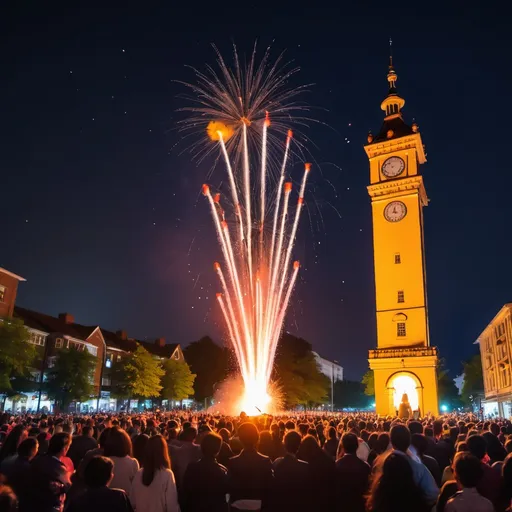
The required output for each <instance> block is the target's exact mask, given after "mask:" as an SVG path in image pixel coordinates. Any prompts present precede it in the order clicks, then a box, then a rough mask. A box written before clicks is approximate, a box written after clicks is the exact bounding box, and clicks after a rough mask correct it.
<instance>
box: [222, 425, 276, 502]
mask: <svg viewBox="0 0 512 512" xmlns="http://www.w3.org/2000/svg"><path fill="white" fill-rule="evenodd" d="M238 437H239V439H240V442H241V443H242V447H243V449H242V451H241V453H240V455H237V456H235V457H232V458H231V459H229V462H228V487H229V494H230V496H231V502H232V503H234V502H236V501H238V500H242V499H243V500H256V501H262V502H265V501H267V500H268V498H269V490H270V489H271V487H272V480H273V478H274V475H273V472H272V462H271V461H270V459H269V458H268V457H266V456H265V455H262V454H261V453H258V452H257V450H256V446H257V445H258V439H259V434H258V429H257V428H256V426H255V425H254V424H252V423H248V422H246V423H242V424H241V425H240V427H239V428H238Z"/></svg>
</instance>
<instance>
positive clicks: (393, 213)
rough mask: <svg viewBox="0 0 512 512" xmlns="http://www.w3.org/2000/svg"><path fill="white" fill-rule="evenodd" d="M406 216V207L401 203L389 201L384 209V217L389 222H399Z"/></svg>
mask: <svg viewBox="0 0 512 512" xmlns="http://www.w3.org/2000/svg"><path fill="white" fill-rule="evenodd" d="M406 215H407V206H405V204H404V203H402V201H391V203H389V204H387V205H386V208H384V217H385V218H386V220H387V221H389V222H399V221H401V220H402V219H403V218H404V217H405V216H406Z"/></svg>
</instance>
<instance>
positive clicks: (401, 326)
mask: <svg viewBox="0 0 512 512" xmlns="http://www.w3.org/2000/svg"><path fill="white" fill-rule="evenodd" d="M396 335H397V336H400V337H403V336H405V335H406V331H405V322H398V323H397V324H396Z"/></svg>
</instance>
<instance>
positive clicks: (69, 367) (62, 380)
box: [46, 348, 96, 410]
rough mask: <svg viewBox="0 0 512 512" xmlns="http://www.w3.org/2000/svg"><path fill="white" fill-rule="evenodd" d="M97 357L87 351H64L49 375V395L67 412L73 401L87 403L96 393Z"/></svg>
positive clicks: (58, 356)
mask: <svg viewBox="0 0 512 512" xmlns="http://www.w3.org/2000/svg"><path fill="white" fill-rule="evenodd" d="M95 368H96V357H95V356H93V355H92V354H91V353H89V352H88V351H87V350H83V351H79V350H76V349H74V348H70V349H62V350H59V352H58V353H57V356H56V359H55V363H54V365H53V366H52V367H51V368H50V369H49V371H48V373H47V375H48V380H47V382H46V389H47V391H48V395H49V396H50V397H51V398H52V399H54V400H55V401H56V403H57V404H58V405H59V406H60V407H61V408H62V409H63V410H66V409H67V407H68V405H69V404H70V403H71V402H72V401H73V400H77V401H79V402H85V401H86V400H89V398H90V397H91V395H92V394H93V393H94V385H93V378H94V370H95Z"/></svg>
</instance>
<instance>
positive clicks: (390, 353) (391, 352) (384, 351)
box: [369, 347, 437, 359]
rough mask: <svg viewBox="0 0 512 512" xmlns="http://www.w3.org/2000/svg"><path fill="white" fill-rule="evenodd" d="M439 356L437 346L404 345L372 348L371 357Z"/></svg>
mask: <svg viewBox="0 0 512 512" xmlns="http://www.w3.org/2000/svg"><path fill="white" fill-rule="evenodd" d="M418 356H420V357H421V356H423V357H425V356H437V347H402V348H378V349H374V350H370V354H369V357H370V359H385V358H388V357H402V358H403V357H418Z"/></svg>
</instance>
